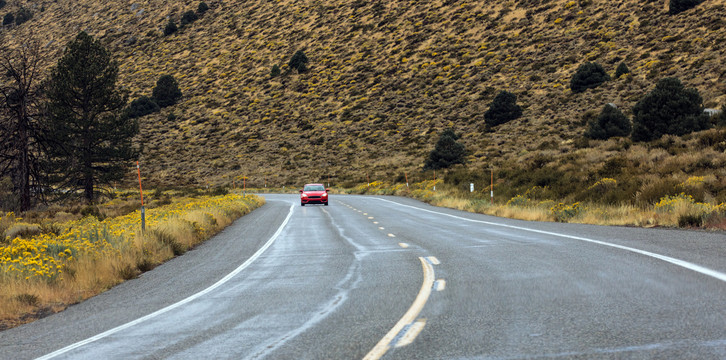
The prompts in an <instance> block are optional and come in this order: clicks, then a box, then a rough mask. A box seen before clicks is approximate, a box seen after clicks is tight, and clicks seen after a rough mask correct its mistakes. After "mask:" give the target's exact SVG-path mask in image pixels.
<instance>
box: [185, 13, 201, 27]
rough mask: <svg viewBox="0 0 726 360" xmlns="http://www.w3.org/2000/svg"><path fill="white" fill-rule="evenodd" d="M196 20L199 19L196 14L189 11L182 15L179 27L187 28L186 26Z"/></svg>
mask: <svg viewBox="0 0 726 360" xmlns="http://www.w3.org/2000/svg"><path fill="white" fill-rule="evenodd" d="M197 19H199V17H198V16H197V13H195V12H194V11H191V10H189V11H187V12H185V13H184V14H182V18H181V26H187V25H189V24H191V23H193V22H195V21H197Z"/></svg>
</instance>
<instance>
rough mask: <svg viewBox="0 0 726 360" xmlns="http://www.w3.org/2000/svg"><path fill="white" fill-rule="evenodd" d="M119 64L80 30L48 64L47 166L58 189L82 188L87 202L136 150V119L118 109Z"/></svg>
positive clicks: (120, 103)
mask: <svg viewBox="0 0 726 360" xmlns="http://www.w3.org/2000/svg"><path fill="white" fill-rule="evenodd" d="M117 79H118V64H117V63H116V62H115V61H113V60H112V59H111V54H110V53H109V52H108V50H106V48H104V47H103V45H102V44H101V42H100V41H99V40H94V39H93V38H92V37H91V36H90V35H88V34H86V33H85V32H81V33H79V34H78V35H77V36H76V37H75V39H73V40H72V41H70V43H69V44H68V45H67V46H66V49H65V50H64V52H63V56H62V57H61V58H60V59H59V60H58V64H57V65H56V66H55V67H53V68H52V69H51V73H50V77H49V79H48V81H47V83H46V84H45V86H44V88H45V91H46V94H47V96H48V104H47V105H46V108H47V111H48V119H47V120H48V121H47V124H46V126H47V129H48V130H49V133H50V134H52V136H53V138H52V140H55V141H53V142H52V143H50V145H51V146H50V154H51V158H50V161H49V163H48V167H47V169H48V171H49V174H50V175H51V180H52V181H53V182H54V183H55V184H57V185H58V186H59V187H60V188H61V189H64V190H69V192H68V193H69V194H73V193H75V190H82V191H83V194H84V197H85V199H86V200H87V201H88V202H89V203H92V202H93V201H94V200H95V198H96V196H95V190H96V187H97V186H98V185H101V184H110V183H111V182H113V181H117V180H120V179H121V178H122V177H123V175H124V172H125V170H126V168H127V166H128V163H129V162H130V161H131V160H132V159H134V158H136V156H137V154H136V151H135V149H134V148H133V147H132V143H131V142H132V138H133V136H134V135H136V134H137V133H138V131H139V128H138V124H137V123H136V121H135V120H132V119H130V118H128V117H126V116H121V111H122V109H123V107H124V105H125V104H126V96H125V95H123V94H122V93H121V92H120V91H119V90H118V88H117V87H116V81H117Z"/></svg>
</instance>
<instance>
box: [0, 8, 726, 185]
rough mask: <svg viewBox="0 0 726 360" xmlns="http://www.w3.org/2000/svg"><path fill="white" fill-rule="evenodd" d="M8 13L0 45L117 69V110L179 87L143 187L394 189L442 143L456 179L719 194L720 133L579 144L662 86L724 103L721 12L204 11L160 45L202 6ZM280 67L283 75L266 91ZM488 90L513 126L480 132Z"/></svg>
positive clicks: (147, 123) (150, 125)
mask: <svg viewBox="0 0 726 360" xmlns="http://www.w3.org/2000/svg"><path fill="white" fill-rule="evenodd" d="M9 2H10V4H9V5H8V6H6V7H5V8H3V9H2V10H0V15H4V14H5V13H7V12H9V11H13V9H17V7H18V6H20V5H24V6H25V7H27V8H30V9H31V10H32V11H33V13H34V17H33V18H32V19H31V20H30V21H29V22H27V23H25V24H22V25H20V26H13V27H6V28H4V29H3V30H2V31H1V32H0V37H2V41H5V42H16V43H17V42H18V41H20V40H21V39H25V38H27V37H28V36H30V35H31V34H32V36H34V37H36V38H39V39H41V41H42V43H43V44H46V46H45V50H46V51H47V52H48V54H49V55H50V57H49V58H50V59H54V58H57V55H58V54H59V53H60V51H62V49H63V46H64V44H65V43H67V42H68V41H69V40H70V39H71V38H72V37H73V36H75V34H77V32H78V31H80V30H84V31H87V32H88V33H89V34H91V35H93V36H95V37H97V38H101V39H103V40H104V42H105V43H106V44H107V45H108V47H109V48H110V49H111V50H112V51H113V53H114V55H115V57H116V59H118V60H119V61H120V63H121V68H120V73H121V82H122V84H123V86H125V87H126V88H127V89H128V90H129V91H130V94H131V99H134V98H136V97H138V96H141V95H150V94H151V89H152V88H153V86H154V84H155V82H156V80H157V79H158V78H159V76H161V75H162V74H171V75H173V76H174V77H175V78H176V79H177V80H178V81H179V83H180V85H181V88H182V91H183V94H184V97H183V99H182V101H181V102H180V103H179V104H177V105H175V106H172V107H170V108H166V109H164V110H162V112H161V113H157V114H153V115H150V116H147V117H144V118H141V124H142V126H141V129H142V130H141V134H140V135H139V137H138V140H139V142H140V143H141V144H143V145H144V149H145V151H144V153H143V156H142V158H141V161H142V164H143V166H144V170H145V176H146V177H147V178H148V179H149V180H151V181H153V182H154V183H157V184H174V185H183V184H197V185H200V184H204V183H206V182H209V183H212V184H215V183H221V182H228V181H229V180H230V179H231V178H232V177H238V176H241V175H246V176H248V177H250V179H251V181H252V182H253V184H254V185H261V183H262V181H263V180H262V179H263V178H267V179H268V180H267V181H268V182H269V183H270V184H275V185H283V184H287V185H288V186H290V185H292V184H295V183H297V184H299V183H301V182H305V181H316V180H322V179H323V178H325V177H327V176H329V175H330V176H332V177H333V179H334V181H336V180H337V181H351V180H353V181H354V180H362V179H365V174H366V173H369V174H370V176H371V178H372V179H386V180H393V179H395V178H397V177H399V176H400V175H401V174H402V173H403V171H408V172H409V173H411V172H412V171H413V172H415V171H417V170H419V169H420V168H421V166H422V164H423V162H424V159H425V157H426V155H427V154H428V152H429V151H430V150H431V148H432V147H433V145H434V143H435V141H436V139H437V134H438V133H439V132H440V131H441V130H443V129H444V128H446V127H454V128H455V129H456V131H457V132H459V133H462V134H463V136H462V139H461V141H462V142H463V143H464V144H465V145H466V147H467V150H468V151H469V152H470V154H471V155H470V156H469V159H468V160H469V162H468V167H469V168H470V169H484V168H488V167H490V166H494V167H496V168H510V167H514V166H520V165H522V166H524V167H525V168H526V166H530V165H532V164H533V165H532V166H535V167H539V168H541V167H544V166H550V167H551V168H553V169H557V170H558V171H561V172H562V173H564V174H569V175H568V176H573V178H577V179H580V180H582V181H583V182H588V181H592V180H593V179H595V178H596V177H597V176H601V175H603V176H604V175H607V171H605V172H603V164H604V163H606V162H607V161H608V160H612V159H616V160H617V159H619V158H622V157H624V158H625V160H626V163H627V164H626V165H627V166H629V167H630V168H632V169H633V172H637V173H638V174H640V175H639V176H641V177H647V176H653V179H652V180H653V181H655V179H657V178H659V177H662V176H663V175H661V173H662V174H669V175H667V176H674V177H675V179H674V181H683V180H684V179H685V178H686V177H688V176H691V175H700V174H702V173H704V172H708V173H709V174H714V175H715V177H714V178H713V183H714V184H716V185H718V187H720V188H726V186H722V185H723V184H724V181H725V180H723V179H724V178H725V177H726V174H724V171H723V170H722V168H723V166H722V165H723V164H726V155H724V154H723V150H724V149H723V148H719V146H720V145H718V144H721V143H723V142H724V141H726V138H724V134H723V133H722V132H718V131H714V130H712V131H711V132H709V133H708V134H709V135H708V136H709V138H712V140H713V141H711V142H712V143H711V142H705V143H704V142H703V141H701V140H699V139H701V137H702V136H701V137H698V138H693V139H691V138H686V139H675V138H669V139H667V142H668V144H666V145H663V144H661V145H634V146H631V145H630V143H629V142H628V141H623V140H619V141H616V140H610V141H602V142H595V141H591V142H590V143H589V144H585V143H583V142H582V141H580V139H581V138H582V134H583V132H584V130H585V126H584V123H583V118H585V117H587V116H592V113H593V112H599V110H600V109H601V108H602V107H603V105H605V104H606V103H615V104H617V105H618V106H619V107H620V108H621V109H623V110H624V112H625V113H626V114H627V115H630V109H631V108H632V106H633V105H634V103H635V102H637V100H639V99H640V98H641V97H642V96H643V95H644V94H645V93H647V92H648V91H650V90H651V89H652V88H653V87H654V84H655V82H656V81H657V80H658V79H660V78H662V77H666V76H677V77H678V78H680V79H681V80H682V81H683V82H684V83H685V84H686V85H687V86H688V87H695V88H697V89H698V90H699V92H700V94H701V95H702V97H703V98H704V101H705V105H706V107H719V108H720V107H721V106H722V105H723V104H724V103H726V68H724V67H723V59H724V57H725V52H726V45H724V44H726V26H724V25H725V24H726V21H725V20H724V18H725V15H726V7H724V1H723V0H707V1H704V2H703V3H702V4H700V5H699V6H697V7H696V8H694V9H691V10H688V11H686V12H683V13H680V14H678V15H669V14H668V10H667V9H668V7H667V1H663V0H659V1H652V0H651V1H635V0H627V1H619V2H615V1H596V0H595V1H593V0H580V1H563V0H551V1H548V0H522V1H504V0H492V1H478V2H475V1H472V2H467V1H455V0H439V1H416V0H410V1H404V0H390V1H361V0H357V1H352V2H347V1H325V0H317V1H314V0H308V1H289V0H279V1H267V0H248V1H241V0H229V1H208V2H207V3H208V4H209V6H210V10H209V11H207V12H206V13H205V14H204V16H202V17H201V18H200V19H199V20H197V21H196V22H194V23H192V24H190V25H187V26H186V27H184V28H182V29H180V31H179V32H177V33H175V34H172V35H170V36H164V34H163V27H164V25H165V24H166V23H167V21H168V19H169V18H171V19H174V20H176V22H177V24H179V19H180V17H181V14H182V13H183V12H184V11H187V10H195V9H196V8H197V5H198V4H199V2H198V1H177V2H159V1H148V0H137V1H130V2H116V1H110V2H107V1H90V0H76V1H68V0H56V1H12V0H9ZM299 49H302V50H304V52H305V54H306V55H307V56H308V58H309V59H310V63H309V68H310V69H309V71H308V72H306V73H303V74H297V73H296V72H295V71H291V69H289V68H288V66H287V62H288V60H289V59H290V57H291V56H292V54H293V53H294V52H295V51H296V50H299ZM587 61H595V62H598V63H600V64H602V65H603V66H604V67H605V68H606V70H607V71H608V72H610V73H611V74H612V73H613V72H614V71H615V67H616V66H617V65H618V64H619V63H620V62H625V63H626V64H627V66H628V67H629V68H630V70H631V74H630V75H628V76H624V77H621V78H619V79H614V80H612V81H610V82H607V83H605V84H604V85H602V86H600V87H599V88H597V89H593V90H588V91H586V92H584V93H581V94H574V93H572V92H571V91H570V90H569V88H568V84H569V80H570V78H571V76H572V74H573V73H574V71H575V69H576V68H577V67H578V66H579V65H580V64H582V63H584V62H587ZM276 64H277V65H280V66H281V68H282V75H280V76H279V77H271V75H270V70H271V68H272V66H273V65H276ZM499 90H508V91H510V92H513V93H515V94H517V96H518V102H519V104H520V105H522V106H523V108H524V116H523V117H522V118H520V119H518V120H515V121H512V122H510V123H507V124H504V125H502V126H499V127H497V128H495V129H494V130H493V131H491V132H487V131H485V127H484V119H483V114H484V112H485V111H486V110H487V108H488V104H489V103H490V102H491V100H492V99H493V97H494V95H496V93H497V92H498V91H499ZM172 114H173V116H172ZM588 114H589V115H588ZM723 144H726V143H723ZM674 146H675V147H676V148H678V147H681V148H684V149H685V150H684V151H671V148H672V147H674ZM703 157H707V159H706V161H707V164H705V165H704V166H696V167H692V168H685V166H686V165H687V164H689V163H693V162H698V161H700V159H702V158H703ZM666 160H667V161H670V163H669V164H670V165H669V166H670V167H666V166H665V165H663V164H664V161H666ZM523 164H524V165H523ZM714 169H716V170H714ZM131 174H132V172H131V171H130V175H131ZM648 181H649V180H642V179H641V180H639V185H642V184H643V183H647V182H648ZM525 185H526V184H522V186H525ZM716 185H714V186H716ZM641 190H642V189H641Z"/></svg>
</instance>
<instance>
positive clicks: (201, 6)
mask: <svg viewBox="0 0 726 360" xmlns="http://www.w3.org/2000/svg"><path fill="white" fill-rule="evenodd" d="M207 10H209V5H207V3H205V2H204V1H202V2H200V3H199V6H197V14H199V15H204V13H205V12H207Z"/></svg>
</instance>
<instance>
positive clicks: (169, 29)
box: [164, 19, 179, 36]
mask: <svg viewBox="0 0 726 360" xmlns="http://www.w3.org/2000/svg"><path fill="white" fill-rule="evenodd" d="M177 30H179V28H178V27H177V26H176V23H175V22H174V20H172V19H169V22H168V23H166V26H165V27H164V35H166V36H169V35H171V34H173V33H175V32H177Z"/></svg>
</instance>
